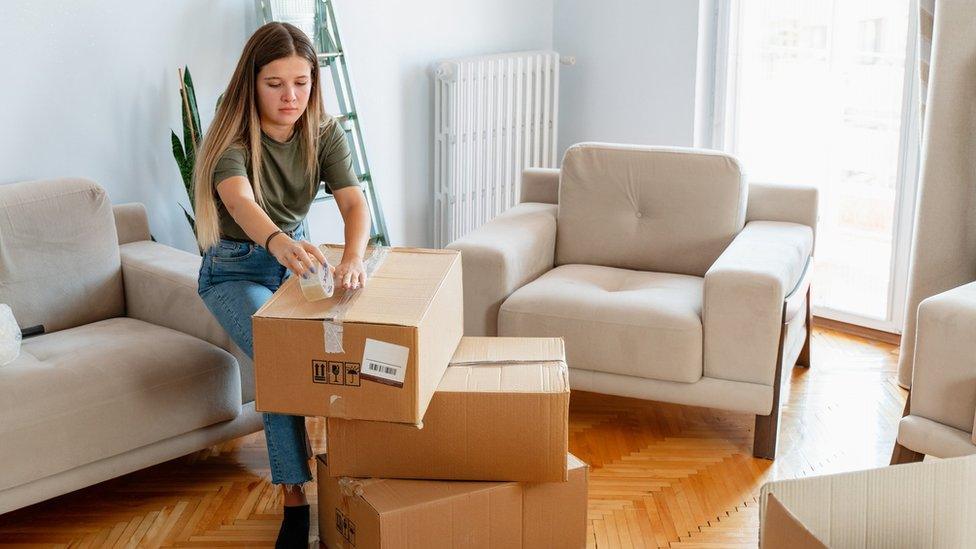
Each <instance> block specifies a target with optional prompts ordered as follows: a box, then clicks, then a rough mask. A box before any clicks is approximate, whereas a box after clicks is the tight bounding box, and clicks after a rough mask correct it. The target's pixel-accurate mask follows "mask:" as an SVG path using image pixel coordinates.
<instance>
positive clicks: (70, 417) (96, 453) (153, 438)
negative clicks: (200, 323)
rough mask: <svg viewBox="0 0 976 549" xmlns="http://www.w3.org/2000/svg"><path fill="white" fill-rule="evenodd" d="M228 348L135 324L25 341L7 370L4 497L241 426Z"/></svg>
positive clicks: (1, 425)
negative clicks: (160, 445)
mask: <svg viewBox="0 0 976 549" xmlns="http://www.w3.org/2000/svg"><path fill="white" fill-rule="evenodd" d="M240 410H241V391H240V383H239V374H238V372H237V366H236V363H235V361H234V359H233V358H232V357H231V356H230V355H229V354H228V353H227V352H225V351H222V350H221V349H218V348H217V347H214V346H213V345H210V344H209V343H206V342H204V341H201V340H199V339H197V338H195V337H190V336H188V335H186V334H182V333H180V332H176V331H174V330H170V329H167V328H162V327H159V326H154V325H152V324H148V323H146V322H142V321H139V320H135V319H131V318H112V319H109V320H103V321H99V322H95V323H92V324H87V325H84V326H78V327H75V328H71V329H67V330H61V331H58V332H55V333H51V334H45V335H41V336H38V337H34V338H30V339H27V340H25V341H24V345H23V348H22V350H21V355H20V357H18V358H17V359H16V360H14V361H13V362H12V363H10V364H8V365H6V366H4V367H3V368H0V440H2V441H3V443H2V444H0V463H3V464H4V465H3V467H4V471H3V475H0V490H2V489H6V488H10V487H12V486H17V485H20V484H22V483H24V482H29V481H31V480H35V479H39V478H43V477H45V476H48V475H51V474H54V473H58V472H61V471H67V470H69V469H72V468H74V467H78V466H81V465H84V464H87V463H91V462H94V461H97V460H99V459H103V458H106V457H110V456H114V455H117V454H121V453H124V452H126V451H129V450H132V449H134V448H139V447H141V446H144V445H147V444H151V443H153V442H157V441H159V440H163V439H166V438H169V437H173V436H176V435H180V434H183V433H187V432H190V431H193V430H195V429H198V428H200V427H205V426H208V425H213V424H214V423H218V422H221V421H225V420H229V419H233V418H235V417H237V414H238V413H239V412H240Z"/></svg>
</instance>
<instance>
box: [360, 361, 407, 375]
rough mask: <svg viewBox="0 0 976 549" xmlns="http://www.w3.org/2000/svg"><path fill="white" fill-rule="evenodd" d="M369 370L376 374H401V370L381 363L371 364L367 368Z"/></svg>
mask: <svg viewBox="0 0 976 549" xmlns="http://www.w3.org/2000/svg"><path fill="white" fill-rule="evenodd" d="M366 369H367V370H372V371H374V372H379V373H383V374H387V375H391V376H395V375H397V374H398V373H400V369H399V368H394V367H393V366H387V365H386V364H380V363H379V362H370V363H369V364H368V365H367V366H366Z"/></svg>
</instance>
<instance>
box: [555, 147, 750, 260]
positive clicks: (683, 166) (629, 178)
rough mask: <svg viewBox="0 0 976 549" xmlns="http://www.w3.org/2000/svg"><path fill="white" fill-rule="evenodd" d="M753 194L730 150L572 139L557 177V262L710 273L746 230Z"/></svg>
mask: <svg viewBox="0 0 976 549" xmlns="http://www.w3.org/2000/svg"><path fill="white" fill-rule="evenodd" d="M747 195H748V190H747V186H746V184H745V180H744V177H743V175H742V172H741V170H740V169H739V164H738V162H736V160H735V159H734V158H733V157H731V156H729V155H726V154H724V153H720V152H715V151H705V150H697V149H682V148H662V147H645V146H636V145H612V144H604V143H580V144H577V145H573V146H572V147H570V148H569V150H567V151H566V154H565V156H564V158H563V164H562V173H561V176H560V181H559V213H558V216H557V232H556V264H557V265H566V264H574V263H585V264H589V265H605V266H609V267H620V268H625V269H637V270H642V271H656V272H668V273H679V274H688V275H694V276H704V274H705V271H706V270H708V267H709V266H711V264H712V263H713V262H714V261H715V259H716V258H718V256H719V255H720V254H721V253H722V251H723V250H725V247H726V246H727V245H728V244H729V242H731V241H732V238H733V237H734V236H735V235H736V233H738V232H739V231H740V230H741V229H742V226H743V224H744V222H745V212H746V198H747Z"/></svg>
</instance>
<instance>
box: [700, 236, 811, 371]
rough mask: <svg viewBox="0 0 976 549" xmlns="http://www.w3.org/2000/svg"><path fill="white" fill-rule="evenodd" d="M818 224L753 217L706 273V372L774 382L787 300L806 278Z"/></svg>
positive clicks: (703, 316) (704, 320)
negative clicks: (813, 226)
mask: <svg viewBox="0 0 976 549" xmlns="http://www.w3.org/2000/svg"><path fill="white" fill-rule="evenodd" d="M812 249H813V229H811V228H810V227H808V226H806V225H801V224H798V223H787V222H780V221H751V222H749V223H747V224H746V226H745V228H743V229H742V231H741V232H740V233H739V234H738V235H737V236H736V237H735V238H734V239H733V240H732V243H731V244H729V247H728V248H726V249H725V251H724V252H722V255H720V256H719V258H718V259H717V260H716V261H715V263H714V264H713V265H712V266H711V268H709V269H708V272H706V273H705V286H704V294H703V297H702V330H703V337H704V347H705V348H704V374H705V376H707V377H714V378H719V379H728V380H733V381H745V382H749V383H760V384H764V385H773V378H774V377H775V373H776V355H777V352H778V349H779V339H780V331H781V329H782V327H783V315H784V301H785V300H786V297H787V296H788V295H790V293H791V292H792V291H793V289H794V288H795V287H796V285H797V284H798V283H799V282H800V280H801V277H803V274H804V269H805V268H806V266H807V262H808V259H809V258H810V255H811V253H812Z"/></svg>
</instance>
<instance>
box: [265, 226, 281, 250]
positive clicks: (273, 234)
mask: <svg viewBox="0 0 976 549" xmlns="http://www.w3.org/2000/svg"><path fill="white" fill-rule="evenodd" d="M279 234H285V231H282V230H277V231H275V232H273V233H271V234H269V235H268V239H267V240H265V241H264V249H265V250H269V248H268V244H271V239H272V238H274V237H276V236H278V235H279ZM269 251H270V250H269Z"/></svg>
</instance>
